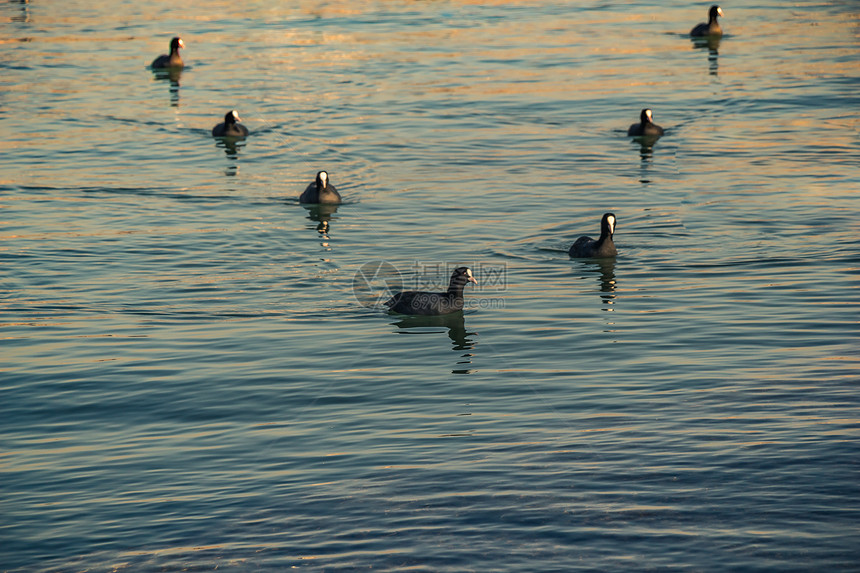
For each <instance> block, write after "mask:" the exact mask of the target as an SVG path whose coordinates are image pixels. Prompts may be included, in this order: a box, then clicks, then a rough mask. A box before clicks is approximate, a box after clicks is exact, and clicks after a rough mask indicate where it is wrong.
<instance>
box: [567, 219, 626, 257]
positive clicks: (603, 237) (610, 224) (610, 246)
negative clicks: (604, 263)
mask: <svg viewBox="0 0 860 573" xmlns="http://www.w3.org/2000/svg"><path fill="white" fill-rule="evenodd" d="M614 233H615V213H604V215H603V218H602V219H601V220H600V238H599V239H597V240H596V241H595V240H594V239H592V238H591V237H580V238H578V239H577V240H576V241H574V243H573V244H572V245H571V246H570V250H569V251H568V254H569V255H570V256H571V257H578V258H604V257H614V256H615V255H617V254H618V251H616V250H615V243H613V242H612V235H613V234H614Z"/></svg>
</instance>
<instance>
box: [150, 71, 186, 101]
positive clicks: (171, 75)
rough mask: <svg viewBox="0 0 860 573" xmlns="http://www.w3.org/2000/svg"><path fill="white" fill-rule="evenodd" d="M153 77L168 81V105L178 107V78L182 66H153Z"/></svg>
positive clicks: (180, 75)
mask: <svg viewBox="0 0 860 573" xmlns="http://www.w3.org/2000/svg"><path fill="white" fill-rule="evenodd" d="M152 75H153V77H154V78H155V79H156V80H158V81H166V82H170V106H171V107H179V78H180V77H182V68H153V69H152Z"/></svg>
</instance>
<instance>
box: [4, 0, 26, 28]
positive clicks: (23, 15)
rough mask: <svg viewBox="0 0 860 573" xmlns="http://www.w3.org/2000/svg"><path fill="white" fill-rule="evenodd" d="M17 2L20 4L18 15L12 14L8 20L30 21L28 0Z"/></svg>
mask: <svg viewBox="0 0 860 573" xmlns="http://www.w3.org/2000/svg"><path fill="white" fill-rule="evenodd" d="M18 4H20V5H21V14H20V15H19V16H12V17H11V18H9V20H11V21H12V22H24V23H25V24H28V23H29V22H30V3H29V0H18Z"/></svg>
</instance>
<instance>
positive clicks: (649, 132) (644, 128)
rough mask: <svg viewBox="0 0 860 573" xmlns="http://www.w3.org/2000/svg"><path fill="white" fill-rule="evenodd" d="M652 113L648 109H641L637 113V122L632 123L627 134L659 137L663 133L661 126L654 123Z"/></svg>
mask: <svg viewBox="0 0 860 573" xmlns="http://www.w3.org/2000/svg"><path fill="white" fill-rule="evenodd" d="M653 120H654V118H653V114H652V113H651V110H650V109H643V110H642V113H641V114H639V123H634V124H633V125H631V126H630V128H629V129H628V130H627V135H633V136H639V137H641V136H646V137H660V136H661V135H663V128H662V127H660V126H659V125H657V124H656V123H654V121H653Z"/></svg>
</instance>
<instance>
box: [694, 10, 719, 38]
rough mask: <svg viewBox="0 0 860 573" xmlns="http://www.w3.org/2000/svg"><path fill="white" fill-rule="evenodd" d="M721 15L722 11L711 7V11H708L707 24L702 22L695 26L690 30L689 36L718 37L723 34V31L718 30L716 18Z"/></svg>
mask: <svg viewBox="0 0 860 573" xmlns="http://www.w3.org/2000/svg"><path fill="white" fill-rule="evenodd" d="M722 15H723V9H722V8H720V7H719V6H717V5H716V4H714V5H713V6H711V9H710V10H708V23H707V24H705V23H704V22H702V23H701V24H697V25H696V27H695V28H693V29H692V30H690V35H691V36H720V35H722V33H723V29H722V28H720V23H719V22H717V18H719V17H720V16H722Z"/></svg>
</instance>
